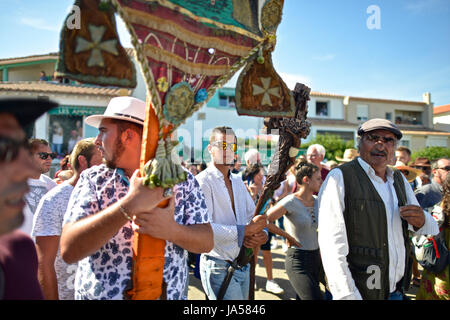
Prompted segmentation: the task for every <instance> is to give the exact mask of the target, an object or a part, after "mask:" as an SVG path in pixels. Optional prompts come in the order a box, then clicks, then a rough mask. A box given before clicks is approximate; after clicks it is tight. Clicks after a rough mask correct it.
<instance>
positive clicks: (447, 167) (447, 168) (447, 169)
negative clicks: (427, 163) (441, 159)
mask: <svg viewBox="0 0 450 320" xmlns="http://www.w3.org/2000/svg"><path fill="white" fill-rule="evenodd" d="M437 169H441V170H445V171H450V166H445V167H442V168H437Z"/></svg>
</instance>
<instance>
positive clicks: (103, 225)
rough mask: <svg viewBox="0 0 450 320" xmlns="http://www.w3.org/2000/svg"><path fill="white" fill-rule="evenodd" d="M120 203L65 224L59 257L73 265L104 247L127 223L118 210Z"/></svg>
mask: <svg viewBox="0 0 450 320" xmlns="http://www.w3.org/2000/svg"><path fill="white" fill-rule="evenodd" d="M120 204H121V201H120V200H119V201H118V202H116V203H115V204H113V205H111V206H110V207H108V208H106V209H105V210H103V211H100V212H99V213H97V214H94V215H92V216H89V217H86V218H83V219H81V220H79V221H76V222H73V223H67V224H66V225H65V226H64V228H63V232H62V235H61V256H62V258H63V260H64V261H66V262H67V263H75V262H77V261H79V260H81V259H83V258H85V257H87V256H89V255H92V254H93V253H95V252H96V251H97V250H99V249H100V248H101V247H102V246H104V245H105V244H106V243H107V242H108V241H109V240H110V239H111V238H112V237H113V236H114V235H115V234H116V233H117V231H118V230H119V229H120V228H121V227H123V225H124V224H125V223H127V221H128V220H127V219H126V218H125V216H124V215H123V214H122V212H121V211H120V209H119V205H120Z"/></svg>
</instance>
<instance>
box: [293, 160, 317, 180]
mask: <svg viewBox="0 0 450 320" xmlns="http://www.w3.org/2000/svg"><path fill="white" fill-rule="evenodd" d="M317 171H319V168H318V167H317V166H315V165H314V164H312V163H309V162H307V161H306V160H305V159H301V160H300V161H299V162H298V164H297V165H296V167H295V180H297V183H298V184H303V181H302V180H303V178H304V177H308V178H310V179H311V178H312V176H313V174H314V173H316V172H317Z"/></svg>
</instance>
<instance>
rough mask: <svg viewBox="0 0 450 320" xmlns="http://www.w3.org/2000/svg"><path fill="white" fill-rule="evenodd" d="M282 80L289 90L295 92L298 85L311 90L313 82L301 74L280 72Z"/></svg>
mask: <svg viewBox="0 0 450 320" xmlns="http://www.w3.org/2000/svg"><path fill="white" fill-rule="evenodd" d="M279 75H280V77H281V79H283V81H284V82H285V83H286V85H287V86H288V88H289V89H291V90H294V89H295V85H296V84H297V82H298V83H303V84H304V85H306V86H308V87H310V88H311V84H312V80H311V78H309V77H308V76H305V75H301V74H291V73H285V72H280V73H279Z"/></svg>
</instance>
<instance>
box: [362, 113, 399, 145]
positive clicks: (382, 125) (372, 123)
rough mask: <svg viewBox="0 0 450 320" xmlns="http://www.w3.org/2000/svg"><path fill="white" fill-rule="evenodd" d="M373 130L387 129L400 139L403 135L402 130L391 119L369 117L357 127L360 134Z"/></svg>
mask: <svg viewBox="0 0 450 320" xmlns="http://www.w3.org/2000/svg"><path fill="white" fill-rule="evenodd" d="M374 130H387V131H390V132H392V133H393V134H395V136H396V137H397V139H398V140H400V139H401V138H402V137H403V134H402V132H401V131H400V129H399V128H398V127H397V126H396V125H395V124H393V123H392V122H391V121H389V120H386V119H380V118H376V119H370V120H369V121H366V122H364V123H363V124H362V125H360V126H359V128H358V135H359V136H362V135H363V134H364V133H366V132H369V131H374Z"/></svg>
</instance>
